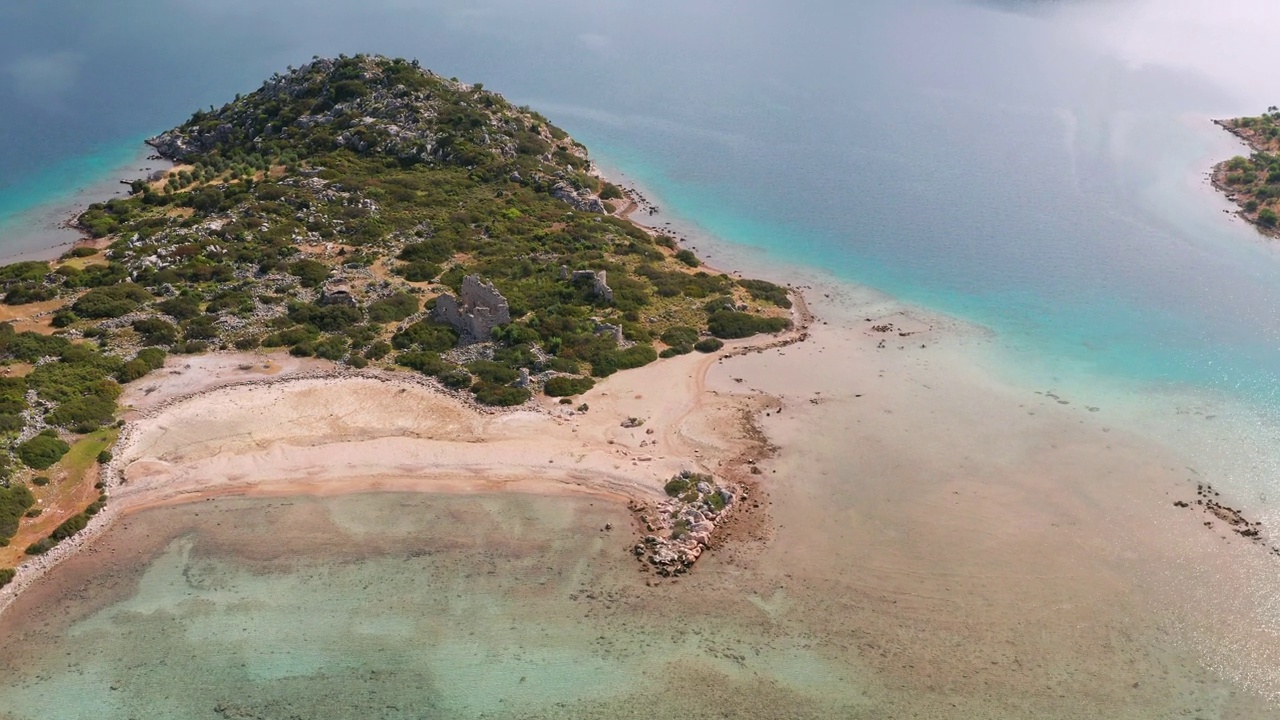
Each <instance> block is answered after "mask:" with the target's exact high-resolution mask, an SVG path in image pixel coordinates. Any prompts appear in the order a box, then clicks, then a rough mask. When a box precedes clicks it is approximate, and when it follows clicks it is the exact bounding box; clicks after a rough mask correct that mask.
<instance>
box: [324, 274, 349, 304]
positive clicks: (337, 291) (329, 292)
mask: <svg viewBox="0 0 1280 720" xmlns="http://www.w3.org/2000/svg"><path fill="white" fill-rule="evenodd" d="M320 304H321V305H346V306H348V307H355V306H356V296H355V293H354V292H352V289H351V283H349V282H347V281H346V280H343V279H341V278H339V279H335V280H331V281H329V282H328V283H325V286H324V289H323V290H321V292H320Z"/></svg>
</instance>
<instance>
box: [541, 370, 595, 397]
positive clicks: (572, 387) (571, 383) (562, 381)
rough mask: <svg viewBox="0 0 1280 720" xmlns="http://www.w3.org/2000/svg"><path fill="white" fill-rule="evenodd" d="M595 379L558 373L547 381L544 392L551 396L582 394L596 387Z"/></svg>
mask: <svg viewBox="0 0 1280 720" xmlns="http://www.w3.org/2000/svg"><path fill="white" fill-rule="evenodd" d="M595 384H596V383H595V381H594V380H592V379H591V378H588V377H566V376H564V375H557V376H556V377H553V378H551V379H550V380H548V381H547V383H546V385H545V386H544V387H543V392H545V393H546V394H548V395H550V396H551V397H569V396H571V395H581V394H582V393H584V392H586V391H588V390H590V389H591V388H593V387H595Z"/></svg>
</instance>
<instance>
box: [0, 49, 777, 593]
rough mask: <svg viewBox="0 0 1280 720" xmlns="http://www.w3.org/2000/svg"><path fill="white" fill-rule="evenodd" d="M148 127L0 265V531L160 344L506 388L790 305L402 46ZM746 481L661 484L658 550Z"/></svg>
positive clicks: (692, 534)
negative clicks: (65, 211)
mask: <svg viewBox="0 0 1280 720" xmlns="http://www.w3.org/2000/svg"><path fill="white" fill-rule="evenodd" d="M148 143H149V144H150V145H151V146H152V147H154V148H155V150H156V152H157V153H158V154H159V155H160V156H161V157H163V158H164V159H167V160H170V161H172V162H173V163H174V164H175V166H174V168H173V169H172V170H170V171H167V172H165V173H163V174H160V175H157V176H154V177H152V178H146V179H139V180H133V181H130V183H129V185H130V190H131V194H130V195H129V196H128V197H125V198H118V199H113V200H110V201H108V202H105V203H99V204H95V205H93V206H91V207H90V208H89V209H88V210H87V211H85V212H84V213H83V214H82V215H81V216H80V217H79V218H78V220H77V223H78V225H79V227H81V228H82V229H83V230H84V231H85V233H86V234H87V235H88V236H89V238H87V239H86V241H85V242H84V243H83V244H81V245H79V246H77V247H75V248H74V249H72V250H71V251H69V252H68V253H66V254H65V255H63V256H62V257H61V258H59V259H57V260H55V261H52V262H45V261H30V262H20V263H15V264H11V265H7V266H4V267H0V295H2V296H3V303H4V304H5V305H7V306H10V308H12V312H11V313H10V316H11V317H15V318H19V317H20V318H21V319H20V320H15V321H12V322H4V323H0V363H3V364H4V368H5V371H6V374H5V376H3V377H0V432H3V433H4V434H5V435H6V436H7V437H6V441H5V443H4V444H3V448H4V451H3V452H0V511H3V512H4V513H8V514H14V513H12V512H8V511H9V510H11V509H17V510H18V511H19V512H18V513H17V517H15V518H14V522H12V523H8V522H3V523H0V530H4V531H6V532H8V534H7V535H5V536H3V537H0V542H2V543H3V544H6V545H7V544H8V543H9V540H10V538H15V537H23V535H24V533H23V530H24V527H25V528H27V532H26V533H25V534H26V535H31V532H33V531H32V530H31V529H30V528H33V527H36V526H35V525H33V524H32V523H35V522H37V521H36V520H34V519H30V518H29V517H28V516H27V512H28V508H30V507H31V505H29V504H25V503H24V502H22V501H23V500H24V499H25V498H26V495H27V494H31V495H32V496H33V498H34V502H35V503H41V502H43V500H44V496H45V495H46V494H48V493H49V490H47V489H44V488H42V487H40V486H35V485H33V482H32V481H33V480H34V479H35V478H36V477H37V473H46V472H47V473H53V474H54V475H55V476H56V477H57V478H58V481H57V482H58V483H83V482H91V481H92V480H93V479H94V478H95V477H96V472H94V471H93V470H92V469H91V468H90V467H89V466H90V465H92V463H80V465H77V466H76V468H77V469H76V471H75V472H71V471H70V470H69V469H68V468H69V466H68V463H69V462H70V460H69V459H66V458H73V457H74V458H77V462H80V461H81V460H83V458H81V457H80V456H81V455H83V454H84V452H85V451H86V448H88V445H87V443H95V444H96V445H94V447H97V446H98V445H102V444H103V443H106V444H109V443H110V440H111V438H112V437H113V436H112V435H111V433H112V432H113V431H114V429H115V428H116V427H118V425H119V419H118V415H119V410H120V408H119V407H118V404H117V399H118V397H119V396H120V393H121V391H122V388H121V386H122V385H124V384H127V383H130V382H134V381H136V380H138V379H140V378H142V377H144V376H146V375H147V374H148V373H149V372H152V371H154V370H156V369H158V368H160V367H161V366H162V365H163V364H164V362H165V359H166V357H167V356H169V355H172V354H179V353H202V352H211V351H219V350H235V351H253V350H256V349H258V348H265V349H269V350H270V349H277V350H281V351H287V352H289V353H291V354H293V355H295V356H303V357H311V356H314V357H319V358H323V359H326V360H331V361H334V362H337V363H340V364H342V365H344V366H348V367H350V368H352V369H355V370H359V369H361V368H366V367H373V368H383V369H401V370H407V371H413V372H417V373H421V374H422V375H423V376H425V377H426V378H429V381H430V382H432V383H436V384H438V385H439V386H440V387H441V388H442V389H448V390H450V391H453V392H459V393H465V394H466V395H467V396H468V397H470V398H471V399H472V400H473V401H474V402H475V403H476V404H478V405H482V406H487V407H496V408H502V407H516V406H521V405H524V404H525V403H528V402H530V401H531V400H532V399H533V398H534V397H535V396H536V395H538V394H545V395H551V396H555V397H561V398H562V400H561V402H565V403H573V400H571V397H572V396H573V395H577V394H580V393H582V392H585V391H586V390H588V389H590V388H591V387H592V385H593V384H594V382H595V381H596V380H598V379H599V378H603V377H607V376H609V375H610V374H612V373H614V372H618V371H621V370H626V369H629V368H634V367H639V366H641V365H646V364H649V363H652V362H655V361H659V360H660V358H664V357H672V356H675V355H680V354H685V353H690V352H708V353H710V352H715V351H717V350H719V349H720V347H722V344H723V340H726V339H736V338H743V337H749V336H751V335H755V334H758V333H777V332H780V331H782V330H784V329H787V328H789V327H790V325H791V320H790V314H791V313H790V310H791V307H792V300H791V297H790V292H789V291H788V290H787V289H786V288H783V287H780V286H778V285H775V284H773V283H769V282H766V281H762V280H742V279H737V278H734V277H730V276H729V275H727V274H724V273H721V272H718V271H714V270H710V269H708V268H706V267H705V266H703V264H702V263H701V261H700V260H699V259H698V258H697V257H696V256H695V255H694V254H693V252H691V251H690V250H687V249H682V248H681V247H679V245H678V244H677V242H676V241H675V239H674V238H672V237H670V236H668V235H666V234H663V233H660V232H653V231H651V230H649V229H647V228H643V227H641V226H639V225H637V224H635V223H633V222H632V221H631V220H629V219H628V218H627V217H626V216H625V212H624V211H628V210H635V209H637V208H640V209H641V210H648V209H650V208H651V206H650V205H649V204H648V202H647V201H646V200H644V199H643V198H641V197H631V196H630V195H629V191H627V190H624V189H622V188H620V187H618V186H617V185H614V184H612V183H610V182H608V181H606V180H605V179H603V178H601V177H600V175H599V173H598V172H597V171H596V168H595V166H594V164H593V163H592V161H591V160H590V158H589V155H588V152H587V149H586V148H585V147H584V146H583V145H582V144H580V143H578V142H577V141H575V140H573V138H571V137H570V136H569V135H568V134H567V133H565V132H564V131H563V130H561V129H559V128H557V127H556V126H554V125H552V124H551V123H550V122H549V121H548V120H547V119H546V118H545V117H543V116H542V115H540V114H538V113H537V112H535V111H533V110H531V109H529V108H525V107H517V106H515V105H513V104H511V103H509V102H508V101H507V100H505V99H504V98H503V97H502V96H501V95H498V94H496V93H493V92H490V91H488V90H485V89H484V88H483V86H482V85H480V84H474V85H471V84H466V83H463V82H461V81H458V80H457V79H450V78H444V77H441V76H439V75H436V74H434V73H432V72H430V71H429V70H427V69H425V68H422V67H421V66H420V65H419V64H418V63H417V62H416V61H410V60H403V59H394V58H387V57H382V56H375V55H356V56H353V57H347V56H339V57H337V58H332V59H327V58H315V59H313V60H312V61H311V62H309V63H307V64H305V65H303V66H301V67H298V68H292V67H291V68H289V69H288V71H287V72H285V73H283V74H276V75H273V76H272V77H271V78H270V79H268V80H267V81H266V82H265V83H264V84H263V85H262V86H261V87H260V88H259V89H257V90H256V91H254V92H252V93H249V94H247V95H244V96H237V97H236V98H235V99H234V100H233V101H232V102H229V103H227V104H226V105H224V106H223V107H221V108H213V107H211V108H209V109H208V110H201V111H197V112H196V113H194V114H193V115H192V116H191V118H190V120H188V121H187V122H186V123H184V124H183V125H181V126H179V127H177V128H175V129H173V130H171V131H169V132H166V133H163V134H161V135H160V136H158V137H155V138H153V139H151V140H149V141H148ZM95 452H97V451H96V450H95ZM108 456H109V454H108ZM100 459H101V458H100ZM82 465H83V467H82ZM686 479H688V478H686ZM704 484H705V485H707V486H708V487H711V488H713V489H712V491H710V492H709V493H702V492H701V491H700V490H698V488H700V487H702V485H704ZM19 488H21V489H19ZM740 492H741V489H740V488H735V489H725V488H721V487H720V486H718V485H716V484H715V482H714V480H713V479H711V478H707V479H706V480H702V479H699V480H698V481H697V482H695V483H693V486H692V490H688V491H686V492H683V493H681V494H680V496H679V497H672V498H671V500H670V501H669V502H665V503H664V504H663V505H662V506H660V509H659V511H658V512H657V514H656V515H654V516H653V517H652V518H650V519H649V520H648V521H647V524H648V525H650V526H652V527H653V528H655V529H654V530H653V531H651V532H650V537H652V538H653V540H652V541H651V540H649V539H646V540H645V541H644V542H643V543H642V545H644V546H645V547H646V548H652V552H649V551H648V550H646V552H647V553H648V555H647V557H650V558H651V559H652V558H656V559H657V560H658V561H657V562H655V563H654V566H655V567H657V568H660V569H661V568H676V567H685V568H687V566H688V565H690V564H692V560H696V557H697V554H698V553H699V552H700V549H695V548H701V547H704V546H705V538H702V535H703V534H704V533H703V531H704V530H706V526H707V525H708V524H712V522H713V521H712V518H713V517H718V516H719V515H720V514H721V513H723V512H724V508H723V507H715V506H717V505H719V504H720V501H723V502H724V503H726V504H730V503H732V501H733V499H734V498H736V497H738V496H739V494H740ZM691 493H696V494H697V496H698V497H697V498H694V497H692V494H691ZM721 493H728V494H727V496H725V495H722V494H721ZM91 494H92V495H93V497H92V498H90V499H91V500H92V503H93V504H92V505H91V506H90V507H88V508H83V507H78V508H61V509H59V510H58V511H56V512H54V513H47V512H46V515H45V516H44V517H43V519H40V520H38V523H40V525H39V526H40V527H41V528H42V529H43V528H46V527H47V528H48V529H50V532H49V534H48V535H47V536H45V535H43V534H42V535H41V536H39V539H38V540H37V541H36V542H32V543H31V544H30V547H29V548H28V553H29V554H39V553H40V552H43V551H44V550H47V549H48V547H49V546H51V545H52V544H53V543H54V542H56V541H57V540H60V539H64V538H65V537H66V536H67V535H68V534H74V532H75V530H76V528H78V527H83V525H84V521H86V520H87V518H88V517H89V516H90V515H87V514H86V512H89V513H90V514H91V513H92V512H96V511H97V509H100V508H101V506H102V503H104V502H106V501H107V498H106V497H105V495H98V493H96V492H94V493H91ZM11 495H12V496H14V497H15V498H16V500H14V501H13V502H9V500H10V496H11ZM717 499H720V500H717ZM668 505H670V507H667V506H668ZM677 505H678V507H677ZM10 506H13V507H12V508H11V507H10ZM673 513H674V514H673ZM695 513H696V515H695ZM59 515H60V516H59ZM5 517H7V515H5ZM3 519H5V518H4V517H0V520H3ZM68 523H70V525H68ZM686 526H687V527H686ZM712 527H714V525H712ZM42 533H43V530H42ZM699 538H702V539H701V540H700V539H699ZM690 543H692V544H690ZM668 555H671V556H672V557H671V558H668V557H667V556H668ZM668 560H670V562H668ZM0 565H2V564H0ZM671 572H674V570H671ZM8 575H9V574H8V573H0V578H7V577H8Z"/></svg>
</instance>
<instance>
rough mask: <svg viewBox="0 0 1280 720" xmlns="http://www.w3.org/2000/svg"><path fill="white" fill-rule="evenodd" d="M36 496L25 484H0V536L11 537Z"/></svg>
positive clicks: (34, 502)
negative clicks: (7, 485) (8, 485)
mask: <svg viewBox="0 0 1280 720" xmlns="http://www.w3.org/2000/svg"><path fill="white" fill-rule="evenodd" d="M35 504H36V498H35V496H34V495H32V494H31V490H30V489H28V488H27V486H26V485H12V486H10V487H3V486H0V538H11V537H13V535H14V533H16V532H18V523H19V522H21V521H22V517H23V516H24V515H26V513H27V510H28V509H29V508H30V507H31V506H32V505H35Z"/></svg>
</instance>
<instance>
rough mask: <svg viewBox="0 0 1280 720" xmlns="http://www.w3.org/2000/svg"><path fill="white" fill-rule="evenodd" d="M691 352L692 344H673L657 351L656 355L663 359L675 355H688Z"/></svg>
mask: <svg viewBox="0 0 1280 720" xmlns="http://www.w3.org/2000/svg"><path fill="white" fill-rule="evenodd" d="M691 352H693V346H692V345H673V346H671V347H669V348H666V349H665V350H663V351H662V352H660V353H658V357H660V358H664V359H665V358H673V357H676V356H677V355H688V354H689V353H691Z"/></svg>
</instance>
